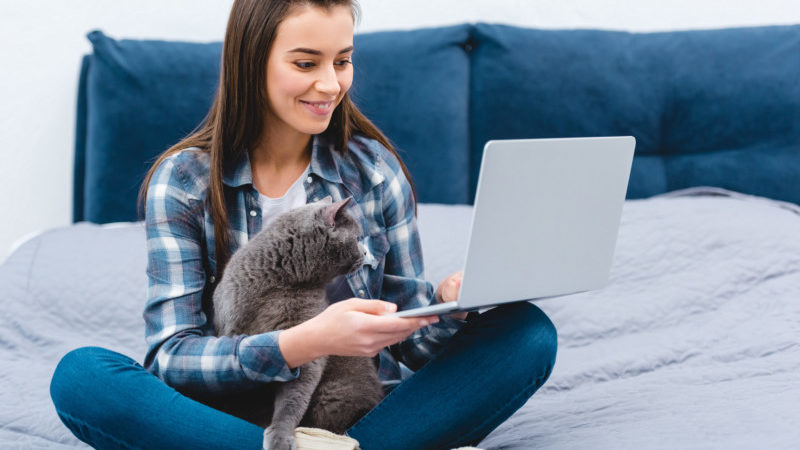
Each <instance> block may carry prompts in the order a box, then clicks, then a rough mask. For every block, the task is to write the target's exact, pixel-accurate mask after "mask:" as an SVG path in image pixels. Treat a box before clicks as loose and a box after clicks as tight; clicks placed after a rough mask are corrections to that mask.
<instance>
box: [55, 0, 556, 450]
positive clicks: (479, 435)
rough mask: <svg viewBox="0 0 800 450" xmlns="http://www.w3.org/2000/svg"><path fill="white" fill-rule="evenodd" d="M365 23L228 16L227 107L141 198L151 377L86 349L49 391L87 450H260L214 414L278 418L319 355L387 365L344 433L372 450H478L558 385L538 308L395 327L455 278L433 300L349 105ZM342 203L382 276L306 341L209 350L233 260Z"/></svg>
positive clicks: (294, 3)
mask: <svg viewBox="0 0 800 450" xmlns="http://www.w3.org/2000/svg"><path fill="white" fill-rule="evenodd" d="M356 16H357V5H356V4H355V1H354V0H316V1H312V0H270V1H267V0H237V1H235V2H234V5H233V8H232V11H231V15H230V19H229V22H228V27H227V31H226V34H225V41H224V46H223V60H222V70H221V75H220V84H219V89H218V92H217V95H216V97H215V99H214V103H213V106H212V108H211V110H210V112H209V114H208V116H207V118H206V119H205V121H204V123H203V124H202V126H201V127H200V128H199V129H198V131H197V132H195V133H194V134H192V135H191V136H189V137H188V138H186V139H184V140H183V141H182V142H180V143H178V144H177V145H175V146H174V147H172V148H170V149H169V150H168V151H166V152H165V153H164V154H163V155H161V157H160V158H159V159H158V160H157V161H156V163H155V164H154V166H153V168H152V169H151V171H150V173H149V174H148V176H147V179H146V180H145V183H144V185H143V188H146V191H143V193H146V197H145V198H146V202H145V223H146V228H147V242H148V267H147V274H148V277H149V289H148V299H147V304H146V307H145V311H144V319H145V323H146V339H147V343H148V346H149V349H148V352H147V355H146V357H145V360H144V366H141V365H139V364H138V363H136V362H135V361H134V360H132V359H130V358H129V357H127V356H124V355H121V354H119V353H115V352H112V351H110V350H106V349H102V348H95V347H92V348H81V349H77V350H74V351H72V352H70V353H69V354H67V355H66V356H65V357H64V358H63V359H62V361H61V362H60V364H59V366H58V368H57V369H56V373H55V374H54V376H53V381H52V384H51V396H52V398H53V402H54V404H55V406H56V410H57V412H58V414H59V416H60V417H61V419H62V421H63V422H64V423H65V424H66V425H67V426H68V427H69V428H70V430H72V432H73V433H74V434H75V435H76V436H77V437H78V438H79V439H81V440H83V441H84V442H87V443H89V444H91V445H93V446H96V447H100V448H117V447H137V448H141V447H146V448H214V449H222V448H236V449H244V448H261V445H262V434H263V431H264V430H263V429H262V428H259V427H258V426H256V425H253V424H251V423H249V422H247V421H245V420H242V419H239V418H236V417H233V416H231V415H228V414H225V413H224V412H221V411H220V410H218V409H215V406H217V405H218V404H219V402H221V401H222V400H224V401H235V400H236V399H240V400H241V401H253V400H254V399H263V401H268V400H269V398H268V395H269V387H270V386H273V385H274V383H284V382H288V381H291V380H293V379H295V378H296V377H297V376H298V373H299V372H298V371H299V367H300V366H302V365H303V364H304V363H306V362H309V361H312V360H313V359H315V358H318V357H321V356H324V355H358V356H376V355H378V356H379V358H378V359H379V375H380V378H381V380H382V382H383V383H384V386H385V390H386V391H387V392H388V395H387V396H386V397H385V398H384V400H383V401H382V402H381V403H380V404H379V405H378V406H376V407H375V408H374V409H373V410H372V411H370V412H369V413H368V414H367V415H366V416H364V417H363V418H362V419H361V420H360V421H359V422H358V423H356V424H355V425H354V426H353V427H352V428H351V429H350V430H348V432H347V434H348V435H349V436H350V437H352V438H355V439H357V440H358V441H359V443H360V445H361V447H362V448H364V449H372V448H379V449H387V448H401V449H411V448H452V447H459V446H463V445H469V444H474V443H477V442H480V441H481V440H482V439H483V438H484V437H485V436H486V435H487V434H489V433H490V432H491V431H492V430H493V429H495V428H496V427H497V426H498V425H499V424H501V423H502V422H503V421H504V420H505V419H507V418H508V417H509V416H510V415H511V414H512V413H513V412H514V411H516V410H517V409H518V408H520V407H521V406H522V405H523V404H524V403H525V402H526V401H527V400H528V398H530V396H532V395H533V393H534V392H535V391H536V390H537V389H538V388H539V387H540V386H541V385H542V384H544V382H545V381H546V379H547V377H548V376H549V374H550V372H551V370H552V367H553V364H554V362H555V353H556V332H555V328H554V327H553V325H552V323H551V322H550V320H549V319H548V318H547V317H546V316H545V314H544V313H543V312H542V311H541V310H539V309H538V308H537V307H535V306H533V305H531V304H530V303H527V302H521V303H515V304H509V305H505V306H501V307H498V308H495V309H493V310H490V311H488V312H486V313H485V314H480V315H478V314H475V313H471V314H470V317H467V315H466V314H465V313H461V314H454V315H452V316H444V317H441V318H437V317H436V316H432V317H426V318H413V319H402V318H394V317H390V316H386V315H384V314H385V313H386V312H387V311H395V310H396V309H397V308H398V307H399V308H401V309H405V308H410V307H414V306H421V305H426V304H429V303H431V302H433V301H439V302H443V301H453V300H455V297H456V294H457V292H458V287H459V283H460V276H461V275H460V273H455V274H453V275H451V276H450V277H448V278H447V279H446V280H445V281H443V282H442V283H441V284H440V285H439V286H438V289H436V291H435V292H434V288H433V286H432V285H431V284H430V283H428V282H426V281H425V280H424V279H422V273H423V265H422V259H421V252H420V241H419V236H418V234H417V225H416V199H415V194H414V190H413V187H412V185H411V182H410V176H409V174H408V171H407V169H406V167H405V166H404V164H403V163H402V161H401V160H400V158H399V157H398V155H397V154H396V153H395V151H394V150H393V149H392V146H391V145H390V144H389V142H388V140H387V139H386V137H384V136H383V134H381V132H380V131H379V130H378V129H377V128H376V127H375V126H374V125H373V124H372V123H370V122H369V120H367V119H366V118H365V117H364V116H363V115H362V114H361V113H360V112H359V111H358V109H357V108H356V107H355V105H354V104H353V103H352V102H351V100H350V98H349V97H348V94H347V92H348V90H349V88H350V86H351V83H352V80H353V65H352V59H351V58H352V55H353V51H354V49H353V29H354V19H355V17H356ZM329 195H330V196H332V197H333V198H334V199H341V198H344V197H349V196H352V197H353V198H354V199H355V200H356V202H355V203H356V205H355V207H356V208H354V211H356V212H357V213H358V214H357V215H358V216H359V220H360V221H361V225H362V229H363V230H364V240H365V242H366V243H367V246H368V247H369V248H370V250H371V253H372V254H373V255H374V256H375V258H376V260H377V261H373V262H371V264H366V265H364V266H363V267H362V268H361V269H359V270H360V271H361V272H362V274H361V275H363V276H356V277H349V278H347V279H346V281H340V282H339V283H338V285H336V286H331V287H330V289H329V292H330V293H331V295H332V296H333V297H336V300H341V301H337V302H335V303H332V304H331V306H330V307H328V308H327V309H326V310H325V311H324V312H322V313H321V314H320V315H318V316H317V317H314V318H313V319H311V320H309V321H307V322H305V323H302V324H300V325H298V326H296V327H293V328H289V329H286V330H279V331H274V332H270V333H264V334H260V335H253V336H238V337H235V338H228V337H216V336H214V330H213V322H212V320H211V319H210V310H211V308H210V294H211V292H213V289H214V285H215V283H216V281H217V280H218V279H219V278H220V277H221V274H222V273H223V271H224V268H225V264H226V262H227V261H228V259H229V258H230V255H231V254H232V253H233V252H234V251H235V250H236V249H237V248H239V247H240V246H241V245H243V244H244V243H246V242H247V239H248V238H250V237H252V236H253V235H254V234H256V233H258V232H259V231H260V230H261V228H262V227H263V226H264V224H266V223H267V222H268V221H269V220H270V219H271V218H273V217H275V215H277V214H279V213H280V212H283V211H286V210H288V209H290V208H293V207H296V206H299V205H302V204H305V203H307V202H312V201H316V200H318V199H321V198H323V197H325V196H329ZM376 299H382V300H376ZM400 363H403V365H404V366H405V367H403V366H401V365H400ZM401 368H402V369H401ZM407 368H410V369H411V370H407ZM412 371H416V373H414V374H413V376H412V375H411V373H412Z"/></svg>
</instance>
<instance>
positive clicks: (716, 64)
mask: <svg viewBox="0 0 800 450" xmlns="http://www.w3.org/2000/svg"><path fill="white" fill-rule="evenodd" d="M474 40H475V45H474V50H473V53H472V83H471V92H470V93H471V102H470V110H471V111H472V112H473V113H472V115H471V117H470V128H471V130H472V131H473V139H472V160H473V174H472V182H473V183H475V182H476V181H477V180H476V177H477V164H475V163H474V162H475V161H480V157H481V154H482V150H483V145H484V144H485V143H486V141H488V140H490V139H500V138H506V139H511V138H530V137H533V138H536V137H538V138H546V137H577V136H609V135H633V136H635V137H636V141H637V145H636V147H637V149H636V150H637V151H636V158H635V160H634V164H633V168H632V173H631V179H630V185H629V190H628V197H630V198H640V197H648V196H651V195H654V194H658V193H661V192H666V191H671V190H675V189H680V188H685V187H690V186H700V185H709V186H720V187H723V188H727V189H731V190H736V191H740V192H746V193H751V194H755V195H763V196H768V197H772V198H777V199H782V200H789V201H793V202H796V203H797V202H800V189H797V179H798V170H797V168H798V167H800V146H798V142H800V83H798V74H799V73H800V58H798V56H797V55H800V26H773V27H756V28H738V29H724V30H702V31H676V32H666V33H664V32H662V33H625V32H615V31H600V30H533V29H524V28H517V27H511V26H503V25H489V24H478V25H476V27H475V29H474Z"/></svg>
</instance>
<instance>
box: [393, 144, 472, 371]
mask: <svg viewBox="0 0 800 450" xmlns="http://www.w3.org/2000/svg"><path fill="white" fill-rule="evenodd" d="M384 161H385V164H386V168H385V170H384V176H385V177H386V179H385V181H384V191H383V199H382V203H383V215H384V221H385V223H386V237H387V238H388V240H389V251H388V253H387V254H386V266H385V270H384V275H383V285H382V292H381V297H380V298H381V299H384V300H386V301H391V302H394V303H396V304H397V309H398V310H405V309H411V308H416V307H421V306H427V305H430V304H431V303H432V302H433V299H434V298H435V297H434V296H435V289H434V287H433V285H432V284H431V283H430V282H429V281H426V280H425V277H424V264H423V258H422V245H421V243H420V237H419V231H418V228H417V219H416V215H415V211H414V207H415V202H414V196H413V194H412V191H411V184H410V183H409V181H408V178H406V176H405V174H404V173H403V171H402V169H401V167H400V164H399V162H398V161H397V159H396V158H393V157H388V156H387V157H386V158H384ZM465 323H466V321H463V320H458V319H454V318H452V317H450V316H442V317H441V318H440V320H439V322H437V323H435V324H433V325H429V326H427V327H423V328H420V329H419V330H417V331H415V332H414V333H413V334H412V335H411V336H409V337H408V338H407V339H406V340H404V341H402V342H400V343H398V344H395V345H393V346H391V347H390V348H389V350H390V352H391V353H392V355H393V356H394V357H395V358H397V359H398V360H400V361H402V362H403V363H404V364H405V365H406V366H408V367H409V368H410V369H412V370H418V369H419V368H420V367H422V366H423V365H424V364H425V363H426V362H428V361H430V360H431V359H432V358H433V357H434V356H435V355H436V353H438V352H439V350H441V349H442V348H443V347H444V345H445V343H446V342H447V340H448V339H450V338H451V337H452V336H453V335H454V334H455V333H456V331H458V330H459V328H461V326H462V325H463V324H465Z"/></svg>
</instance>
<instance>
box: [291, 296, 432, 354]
mask: <svg viewBox="0 0 800 450" xmlns="http://www.w3.org/2000/svg"><path fill="white" fill-rule="evenodd" d="M396 309H397V305H395V304H394V303H391V302H385V301H382V300H365V299H360V298H351V299H348V300H343V301H340V302H336V303H334V304H332V305H330V306H328V307H327V308H326V309H325V310H324V311H323V312H322V313H320V314H319V315H317V316H316V317H314V318H312V319H310V320H307V321H306V322H303V323H301V324H300V325H297V326H295V327H292V328H289V329H288V330H284V331H282V332H281V333H280V334H279V335H278V345H279V347H280V349H281V353H282V354H283V357H284V359H285V360H286V363H287V364H288V365H289V367H291V368H294V367H297V366H300V365H303V364H305V363H306V362H309V361H312V360H314V359H316V358H319V357H322V356H326V355H340V356H369V357H372V356H375V355H377V354H378V352H380V351H381V349H383V348H384V347H387V346H389V345H392V344H396V343H397V342H401V341H403V340H405V339H406V338H407V337H408V336H410V335H411V333H413V332H414V331H416V330H418V329H419V328H422V327H424V326H427V325H429V324H432V323H436V322H438V321H439V318H438V316H424V317H413V318H403V317H392V316H387V314H391V313H393V312H395V310H396Z"/></svg>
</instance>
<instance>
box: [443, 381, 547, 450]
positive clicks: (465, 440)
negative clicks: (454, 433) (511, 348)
mask: <svg viewBox="0 0 800 450" xmlns="http://www.w3.org/2000/svg"><path fill="white" fill-rule="evenodd" d="M551 370H552V369H551V368H548V369H547V370H545V372H544V373H543V374H542V375H541V376H539V377H537V378H536V379H534V380H533V382H531V383H528V385H527V386H525V387H524V388H523V389H522V390H521V391H520V392H518V393H517V394H516V395H514V396H513V397H512V398H511V399H510V400H508V401H507V402H505V404H504V405H503V406H500V407H499V408H497V409H496V410H495V411H494V412H493V413H492V415H491V416H489V417H488V418H487V419H485V420H484V421H483V422H481V423H480V424H478V426H477V427H475V428H474V429H473V430H476V429H477V430H480V429H481V428H483V426H485V425H486V424H487V423H489V422H491V421H492V420H494V419H495V418H496V417H497V416H498V415H499V414H500V413H501V412H502V411H503V410H504V409H505V408H506V407H507V406H508V404H509V403H511V402H512V401H514V400H516V399H518V398H519V397H521V396H523V395H527V396H528V397H529V398H530V397H531V396H532V395H533V393H531V394H528V391H529V390H530V388H531V387H533V386H541V385H542V384H543V383H544V381H545V380H546V379H547V378H548V377H549V376H550V371H551ZM474 434H475V431H473V433H472V434H467V435H466V437H464V436H462V437H461V438H459V439H456V440H454V441H452V444H449V445H446V446H445V448H453V447H454V446H456V445H461V443H470V442H472V441H473V440H474V438H473V435H474Z"/></svg>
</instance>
